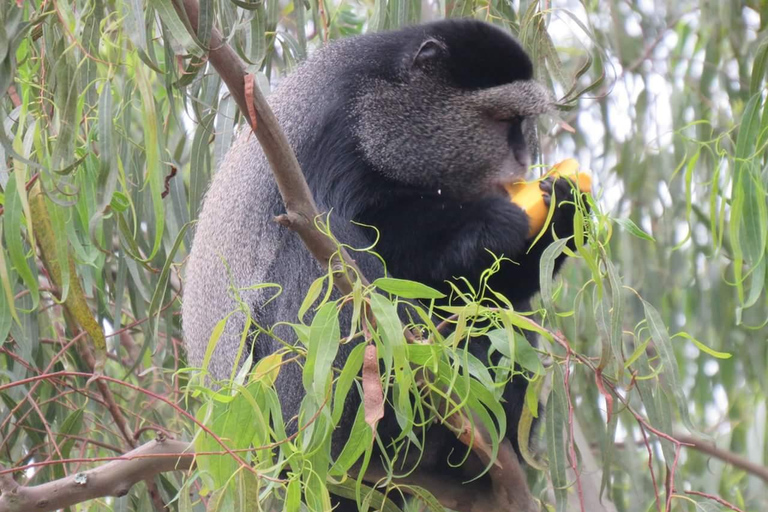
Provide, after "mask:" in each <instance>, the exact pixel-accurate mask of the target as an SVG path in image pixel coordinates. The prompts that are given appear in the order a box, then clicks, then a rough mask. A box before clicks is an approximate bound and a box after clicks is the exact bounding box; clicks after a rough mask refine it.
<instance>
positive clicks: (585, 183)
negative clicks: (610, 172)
mask: <svg viewBox="0 0 768 512" xmlns="http://www.w3.org/2000/svg"><path fill="white" fill-rule="evenodd" d="M549 176H555V177H556V178H557V177H563V178H568V179H570V180H573V181H574V182H576V185H577V186H578V187H579V190H580V191H581V192H584V193H586V194H588V193H590V192H591V190H592V176H591V175H590V174H589V172H588V171H580V170H579V162H577V161H576V160H575V159H573V158H567V159H565V160H563V161H562V162H559V163H558V164H556V165H555V166H554V167H552V169H550V170H549V172H547V174H545V175H544V176H543V177H542V178H540V179H537V180H533V181H519V182H517V183H512V184H510V185H505V186H504V188H505V189H507V192H508V193H509V197H510V199H511V200H512V202H513V203H515V204H517V205H518V206H519V207H520V208H522V209H523V211H524V212H525V213H526V214H527V215H528V218H529V222H530V230H529V231H528V236H529V238H530V237H533V236H534V235H536V234H537V233H538V232H539V231H541V228H543V227H544V222H545V221H546V220H547V213H548V209H547V205H546V204H545V203H544V193H543V192H542V190H541V188H539V182H540V181H541V180H542V179H544V178H546V177H549Z"/></svg>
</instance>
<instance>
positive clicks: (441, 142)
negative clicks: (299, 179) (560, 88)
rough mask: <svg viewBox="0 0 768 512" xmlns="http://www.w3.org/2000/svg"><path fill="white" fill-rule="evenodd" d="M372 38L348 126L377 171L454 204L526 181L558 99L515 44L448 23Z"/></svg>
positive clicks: (492, 32)
mask: <svg viewBox="0 0 768 512" xmlns="http://www.w3.org/2000/svg"><path fill="white" fill-rule="evenodd" d="M371 39H372V40H375V41H376V44H375V46H376V47H377V48H378V49H379V51H378V52H376V53H373V52H372V53H371V54H370V55H366V52H365V49H363V52H362V55H361V58H363V59H366V58H367V59H369V61H368V63H367V65H366V66H365V68H362V69H361V73H360V76H358V77H357V78H356V80H357V90H358V91H359V93H358V95H357V97H356V99H355V106H354V107H353V114H354V115H353V116H352V118H353V119H356V122H357V123H358V125H357V127H356V129H355V130H354V132H355V133H356V134H357V137H358V143H359V146H360V149H361V151H362V153H363V156H364V158H365V159H366V160H368V161H369V162H370V163H371V164H372V165H373V167H374V168H375V169H376V170H377V171H378V172H381V173H382V174H383V175H385V176H386V177H388V178H390V179H393V180H396V181H398V182H400V183H404V184H407V185H409V186H415V187H419V188H425V189H427V190H430V189H431V190H435V189H437V190H440V191H441V193H445V194H449V195H451V196H455V197H467V196H477V195H484V194H486V193H488V192H490V191H495V190H496V189H497V188H498V186H499V185H500V184H502V183H505V182H509V181H514V180H517V179H519V178H521V177H522V176H523V175H524V174H525V172H526V171H527V169H528V166H529V165H530V164H531V161H532V159H533V157H534V155H535V152H536V147H537V141H536V130H535V123H536V116H537V115H539V114H542V113H545V112H546V111H547V110H549V109H550V108H551V105H552V99H551V96H550V95H549V93H548V91H547V90H546V89H545V88H544V87H543V86H541V85H540V84H538V83H537V82H535V81H534V80H533V66H532V64H531V60H530V59H529V58H528V56H527V55H526V53H525V51H524V50H523V48H522V47H521V46H520V44H519V43H518V42H517V41H516V40H515V39H514V38H512V37H511V36H510V35H508V34H507V33H505V32H504V31H502V30H501V29H499V28H496V27H494V26H492V25H489V24H487V23H483V22H479V21H474V20H445V21H439V22H436V23H431V24H427V25H421V26H416V27H410V28H406V29H404V30H400V31H397V32H389V33H382V34H377V35H374V36H372V37H371ZM372 42H373V41H372ZM382 48H383V49H384V51H381V49H382Z"/></svg>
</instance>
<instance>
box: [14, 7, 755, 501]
mask: <svg viewBox="0 0 768 512" xmlns="http://www.w3.org/2000/svg"><path fill="white" fill-rule="evenodd" d="M200 8H201V11H200V12H201V21H200V25H199V32H200V36H199V38H198V39H197V40H196V39H195V38H193V37H192V36H191V35H190V33H189V31H188V30H187V29H186V28H185V26H184V21H183V20H182V19H181V18H179V16H178V15H177V14H176V12H175V10H174V9H173V6H172V0H148V1H147V2H141V1H139V0H70V1H67V0H28V1H24V0H18V1H6V2H4V3H3V5H2V6H0V189H1V191H2V193H1V194H0V205H2V206H0V208H2V210H1V211H2V214H1V215H0V239H1V240H2V248H1V249H0V284H1V285H2V286H1V287H0V288H1V289H0V340H4V341H2V344H1V345H0V398H2V402H1V403H0V465H1V466H2V467H0V472H2V473H3V475H4V476H3V477H2V478H3V479H5V481H6V483H7V475H12V476H13V477H14V479H15V480H16V481H17V482H19V483H21V484H23V485H36V484H39V483H42V482H47V481H51V480H54V479H57V478H61V477H63V476H65V475H70V474H75V473H77V472H78V471H81V470H83V469H85V468H88V467H93V466H95V465H97V464H99V463H103V461H104V460H105V459H107V458H109V457H114V456H116V455H119V454H121V453H124V452H126V451H128V450H130V449H131V448H132V447H135V446H137V445H139V444H141V443H143V442H145V441H147V440H149V439H152V438H154V437H155V436H156V435H157V434H156V433H157V432H162V433H164V434H167V435H169V436H171V437H175V438H180V439H186V440H191V439H193V436H195V433H196V432H198V431H199V426H197V425H196V424H195V422H193V421H191V416H185V415H184V414H182V411H188V413H189V414H191V415H193V416H194V415H195V414H197V415H198V419H199V420H200V421H202V422H203V423H205V424H206V425H208V427H209V428H211V429H213V430H214V431H215V432H217V433H219V434H221V435H223V434H222V433H227V432H229V433H230V434H231V432H232V430H233V429H232V424H233V423H227V422H226V421H220V422H219V423H218V424H217V423H216V422H215V421H214V418H213V417H211V416H210V412H211V410H212V409H211V408H214V407H216V406H217V405H216V404H219V406H220V404H222V403H223V402H224V401H225V399H224V398H222V396H221V395H219V396H216V395H213V394H211V393H207V394H206V393H205V392H203V391H201V390H200V389H199V388H197V387H195V386H193V387H191V388H187V384H188V383H189V378H190V375H191V374H190V373H189V372H188V371H184V368H185V365H186V363H185V359H184V351H183V346H182V341H181V326H180V314H179V311H180V304H181V300H182V297H183V282H184V277H183V269H184V260H185V258H186V256H187V254H188V250H189V247H190V243H191V237H192V234H193V229H188V227H189V226H190V223H192V222H193V221H194V220H195V219H196V217H197V215H198V212H199V207H200V203H201V200H202V197H203V194H204V192H205V190H206V187H207V184H208V182H209V180H210V179H211V176H212V175H213V173H214V172H215V169H216V168H217V165H218V163H219V162H220V161H221V159H222V157H223V155H224V153H225V152H226V150H227V148H228V147H229V145H230V143H231V141H232V139H233V136H234V131H235V129H236V127H237V126H238V125H241V124H242V119H241V116H240V115H239V114H238V111H237V107H236V105H235V103H234V101H233V99H232V98H231V97H230V96H229V95H228V94H227V92H226V88H225V87H223V85H222V81H221V79H220V78H219V76H218V75H217V74H216V72H215V71H214V70H213V69H212V68H211V67H210V66H209V65H208V64H207V62H206V60H205V59H204V58H203V57H204V53H205V52H204V50H203V49H202V48H204V47H205V45H206V41H207V40H208V37H209V35H210V29H211V27H212V26H214V25H215V26H216V27H218V29H219V30H220V31H221V33H222V34H223V35H224V36H225V38H226V39H227V40H228V41H229V43H230V44H231V45H232V46H233V48H234V49H235V50H236V52H237V53H238V55H239V56H240V57H241V58H242V59H243V60H244V61H245V62H246V64H247V66H248V71H249V72H250V73H254V74H255V75H256V77H257V83H258V85H259V86H260V87H261V88H262V90H263V91H265V92H268V91H269V88H270V86H274V85H275V84H277V83H278V82H279V80H280V77H281V76H283V75H284V74H285V73H287V72H290V70H291V69H293V68H294V67H295V66H296V65H297V64H298V63H299V62H300V61H301V60H302V59H304V58H305V57H306V55H307V54H309V53H311V52H312V50H313V49H315V48H317V47H319V46H321V45H322V44H324V43H325V42H327V41H330V40H333V39H337V38H341V37H346V36H351V35H354V34H358V33H363V32H370V31H378V30H385V29H390V28H395V27H399V26H402V25H404V24H408V23H413V22H417V21H420V20H429V19H437V18H442V17H447V16H472V17H475V18H479V19H484V20H487V21H490V22H493V23H496V24H499V25H501V26H503V27H506V28H507V29H509V30H511V31H512V32H513V33H514V34H516V35H517V36H518V37H519V38H520V40H521V41H522V42H523V44H524V45H525V46H526V48H527V49H528V50H529V51H530V52H531V55H532V56H533V59H534V61H535V64H536V70H537V77H538V78H539V79H540V80H542V81H543V82H545V83H547V84H548V85H549V86H550V87H551V88H552V89H553V90H554V91H555V93H556V95H557V97H558V98H559V102H560V105H561V110H560V113H559V116H558V117H553V118H550V119H545V120H543V122H542V126H541V128H542V160H543V162H544V163H547V164H551V163H554V162H556V161H558V160H560V159H562V158H565V157H570V156H575V157H577V158H578V159H579V160H580V162H581V163H582V166H583V167H586V168H590V169H592V171H593V173H594V176H595V198H596V202H597V203H598V204H599V211H598V212H597V213H596V214H595V216H594V218H593V219H592V222H591V223H589V224H587V227H588V230H587V232H586V234H585V238H584V241H583V244H582V245H580V251H579V252H578V254H577V255H575V258H574V261H573V262H571V263H570V264H569V265H568V267H567V269H566V270H565V272H564V273H563V277H562V278H559V279H557V280H556V281H555V282H554V283H550V284H548V286H547V287H546V288H545V293H544V297H543V300H542V301H541V303H540V307H541V312H543V313H545V315H544V317H543V319H542V320H541V323H542V325H543V326H544V327H545V328H546V329H547V330H549V331H550V332H551V333H555V332H557V331H562V333H563V334H564V337H565V339H566V340H567V341H568V343H569V346H570V349H569V350H567V349H566V348H565V346H564V345H563V344H558V343H557V342H556V341H557V339H556V338H554V337H552V336H550V339H551V340H552V341H553V343H547V341H546V339H545V340H544V341H545V343H544V350H543V352H544V353H542V354H541V356H542V360H543V361H544V362H545V367H542V369H541V376H542V379H541V382H542V383H544V382H545V381H546V383H547V384H546V386H545V388H544V391H543V392H542V395H543V396H542V398H543V399H544V400H546V399H547V397H548V396H549V401H548V403H547V412H548V413H549V414H548V416H547V424H546V428H545V429H544V430H543V431H544V433H545V436H546V437H550V436H551V435H554V434H553V432H564V433H566V434H571V435H568V436H566V437H565V440H563V439H562V438H560V442H549V443H548V441H551V440H552V439H544V440H543V446H547V448H542V449H541V451H542V452H543V453H541V454H540V458H547V457H546V456H547V455H548V459H549V469H547V470H537V469H535V468H531V469H530V471H529V479H530V482H531V484H532V489H533V491H534V494H535V495H536V496H537V497H539V498H540V499H542V501H544V502H545V503H547V504H548V506H549V507H551V508H552V509H555V507H556V508H557V510H566V507H568V509H569V510H579V509H580V505H579V501H580V500H579V498H578V495H577V494H578V493H577V487H578V486H577V485H576V484H575V479H574V478H573V473H572V472H569V471H568V470H570V469H571V468H573V467H581V468H584V467H586V465H589V464H593V467H592V469H591V470H590V471H589V472H588V473H589V474H590V475H592V477H590V478H593V477H594V475H597V477H596V482H597V486H598V487H600V485H601V484H602V485H604V486H605V488H606V493H605V497H604V498H605V500H606V503H607V502H608V501H607V500H609V501H610V502H612V503H613V505H611V506H615V509H616V510H620V511H646V510H665V509H666V510H728V509H740V510H766V508H767V507H768V489H767V488H766V479H767V478H768V477H766V474H767V473H768V471H766V469H765V467H764V466H765V465H766V462H767V461H766V456H767V455H768V447H767V446H766V441H767V440H768V409H767V407H766V406H767V405H768V396H767V395H766V393H767V391H768V386H767V385H768V382H766V379H767V378H768V377H767V376H766V367H767V365H768V343H766V341H767V340H766V333H767V332H768V328H767V327H766V324H768V294H766V292H765V290H764V288H765V283H766V279H768V276H767V275H766V258H765V254H766V242H767V241H768V208H767V205H766V187H768V167H766V164H767V162H768V160H767V159H766V143H767V142H768V102H767V101H766V81H765V80H766V73H765V71H766V65H767V64H768V34H767V31H766V25H767V24H768V2H766V1H765V0H752V1H731V2H709V1H704V0H702V1H692V0H680V1H678V2H674V3H671V2H662V1H654V0H638V1H621V0H613V1H606V2H598V1H591V2H590V1H584V2H576V1H562V2H549V1H531V2H528V1H522V0H521V1H514V2H507V1H504V0H498V1H497V0H488V1H485V0H474V1H462V0H459V1H452V0H439V1H435V2H431V1H429V0H424V1H421V0H390V1H385V0H340V1H326V0H309V1H308V2H301V1H298V2H297V1H285V0H202V1H201V2H200ZM270 84H271V85H270ZM326 310H327V308H326ZM321 311H322V309H321ZM539 318H541V317H539ZM545 338H546V337H545ZM532 364H533V363H532ZM533 365H534V366H535V364H533ZM101 370H103V372H104V374H105V375H107V376H110V377H112V378H113V379H114V381H111V382H106V381H104V380H103V379H101V380H97V381H89V380H88V376H89V375H90V374H91V373H93V372H94V371H101ZM563 370H565V371H563ZM544 375H546V376H547V379H544V378H543V376H544ZM267 381H268V379H267ZM121 382H122V383H121ZM606 382H607V383H609V384H611V385H610V386H607V387H606ZM262 383H263V381H262ZM267 384H268V382H267ZM547 390H554V391H551V392H550V391H547ZM563 390H565V391H566V392H567V393H562V391H563ZM192 391H195V392H196V394H195V393H192ZM262 391H263V392H262ZM262 391H258V392H257V391H254V390H251V392H252V393H253V395H254V396H255V400H256V401H257V402H258V403H259V404H260V405H262V406H263V405H264V404H267V403H269V402H268V400H269V397H268V385H265V387H264V390H262ZM259 393H262V394H259ZM236 396H237V397H243V396H247V394H237V395H236ZM241 399H242V398H241ZM227 400H228V399H227ZM201 403H202V404H204V407H202V408H199V405H200V404H201ZM627 404H629V406H630V408H628V407H627V406H626V405H627ZM174 405H175V407H174ZM246 409H248V410H252V409H250V408H247V407H246ZM256 409H257V410H258V409H259V408H256ZM231 410H232V409H230V411H231ZM206 413H208V415H206ZM570 413H572V414H573V415H574V418H575V419H574V420H569V414H570ZM249 414H250V413H249ZM231 421H234V420H231ZM579 425H580V426H581V428H578V427H579ZM661 433H664V434H665V435H667V436H670V437H669V438H667V440H666V441H663V439H664V437H663V436H661V435H659V434H661ZM691 434H693V436H694V438H695V439H704V440H709V441H714V442H716V444H717V446H718V447H719V448H720V449H721V452H720V453H719V454H718V456H717V457H712V456H711V455H709V454H707V453H706V452H705V450H700V449H694V448H692V447H681V445H680V441H685V440H691V439H690V438H689V436H690V435H691ZM252 435H253V436H257V433H253V434H252ZM265 435H266V434H265ZM276 435H277V434H275V433H274V432H271V433H269V435H268V436H267V437H265V438H264V439H261V440H258V439H257V438H256V437H251V438H248V439H230V440H231V441H232V443H233V447H235V448H240V447H248V446H250V445H254V446H260V445H262V446H263V445H264V444H267V442H268V441H270V439H271V436H276ZM578 436H583V438H584V439H583V441H584V442H583V443H581V444H580V445H579V448H580V455H579V461H580V462H577V461H575V460H573V458H572V457H571V456H572V454H571V453H567V454H566V451H567V452H570V450H569V448H570V447H571V446H572V444H571V440H573V439H574V438H575V437H578ZM228 437H229V438H232V437H234V436H233V435H230V436H228ZM197 439H198V444H197V445H196V448H197V449H198V450H200V449H201V448H208V449H209V450H217V449H220V448H218V447H217V446H208V445H205V443H202V444H201V442H200V441H199V440H200V437H199V436H198V438H197ZM675 440H677V442H675ZM209 441H210V439H209ZM257 441H258V442H257ZM238 443H242V446H241V445H238ZM214 444H215V443H214ZM585 446H586V447H591V448H592V449H591V450H584V449H583V448H584V447H585ZM305 448H306V447H305ZM299 452H301V450H300V449H299ZM566 455H568V457H566ZM559 456H563V457H559ZM248 457H252V458H247V460H248V462H252V463H254V464H258V463H259V461H260V460H261V462H264V460H266V459H268V457H267V458H265V459H260V458H259V457H260V456H259V455H258V454H253V455H248ZM649 459H650V460H649ZM65 460H66V461H67V462H66V463H62V462H61V461H65ZM201 460H202V459H201ZM749 463H752V464H751V465H750V464H749ZM229 464H231V466H230V465H229ZM580 464H581V465H580ZM239 467H241V466H240V463H239V462H238V461H234V460H233V459H232V458H231V457H230V456H229V455H222V456H220V457H218V458H216V457H210V458H209V461H208V462H201V463H200V465H199V466H198V470H197V472H196V473H193V474H192V475H191V477H190V478H184V477H182V475H181V474H179V473H167V474H165V475H163V476H162V477H159V478H157V479H155V480H154V481H153V482H150V483H148V484H146V486H145V484H143V483H142V484H140V485H138V486H136V487H134V488H133V489H132V490H131V491H130V492H129V493H128V494H127V495H126V496H124V497H121V498H109V499H102V500H94V501H91V502H88V503H85V504H83V505H81V506H79V507H78V508H77V509H78V510H108V509H115V510H150V509H151V508H152V507H155V508H156V509H158V508H159V507H161V506H162V503H166V504H170V506H171V507H172V508H173V509H179V510H193V509H194V510H200V509H203V504H202V503H200V502H198V501H197V500H198V499H199V496H200V495H201V494H202V495H203V496H204V498H203V500H204V502H205V503H207V504H208V505H209V506H210V507H215V506H220V507H221V509H238V508H240V507H245V506H246V505H245V503H246V500H247V499H252V498H253V494H252V493H253V492H254V491H255V490H258V491H259V492H260V493H261V497H262V498H264V497H265V496H266V495H267V494H268V493H269V491H270V490H274V489H276V488H280V487H281V486H282V484H280V485H277V484H276V485H274V486H270V484H269V482H268V481H261V487H257V485H256V482H257V480H256V479H255V478H254V477H253V473H249V472H248V471H238V468H239ZM274 469H275V468H271V469H270V470H274ZM670 473H674V475H675V487H674V488H675V492H674V493H669V492H667V491H669V490H670V489H671V487H670V486H669V485H668V482H667V479H668V475H669V474H670ZM233 474H236V475H238V477H237V478H236V479H235V480H237V481H234V480H232V479H230V477H231V476H232V475H233ZM249 475H250V476H249ZM296 481H297V482H298V480H296ZM184 482H186V483H187V484H188V487H185V488H182V483H184ZM302 482H303V481H302ZM224 484H228V485H231V486H234V487H230V488H229V489H230V490H232V489H235V488H237V489H240V490H242V489H245V488H248V489H250V492H249V493H245V494H237V493H233V494H236V497H230V498H227V499H225V500H218V498H217V495H216V494H213V497H211V492H212V491H214V490H216V489H219V488H221V486H222V485H224ZM296 485H298V484H296ZM147 486H148V487H147ZM566 487H567V489H566ZM5 489H7V487H5ZM147 489H149V490H150V492H147ZM180 489H184V491H183V492H179V490H180ZM296 489H298V487H296ZM188 490H191V491H192V492H191V493H190V492H187V491H188ZM686 491H694V493H703V494H704V495H701V494H690V493H686ZM3 492H5V491H3ZM292 492H295V491H294V490H292V489H291V487H290V484H289V485H288V494H289V497H290V496H297V495H295V494H291V493H292ZM238 496H239V497H238ZM566 497H568V500H567V501H566ZM716 497H719V500H720V501H718V500H717V499H715V498H716ZM289 502H290V500H289ZM292 506H294V505H292V504H291V503H289V504H288V507H292ZM420 506H422V507H434V506H435V505H434V504H430V502H424V503H422V504H421V505H420ZM607 506H608V505H607ZM289 509H290V508H289ZM251 510H252V508H251Z"/></svg>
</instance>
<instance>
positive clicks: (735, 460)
mask: <svg viewBox="0 0 768 512" xmlns="http://www.w3.org/2000/svg"><path fill="white" fill-rule="evenodd" d="M675 437H676V438H677V440H678V441H679V442H680V443H682V444H685V445H689V448H694V449H696V450H698V451H700V452H702V453H706V454H707V455H711V456H712V457H715V458H718V459H720V460H722V461H723V462H727V463H728V464H730V465H731V466H733V467H736V468H739V469H743V470H744V471H746V472H747V473H750V474H752V475H755V476H756V477H758V478H761V479H763V481H765V482H768V468H766V467H765V466H761V465H760V464H755V463H754V462H752V461H751V460H749V459H747V458H745V457H742V456H741V455H737V454H735V453H733V452H730V451H728V450H723V449H722V448H718V447H717V446H715V445H714V444H713V443H710V442H707V441H704V440H702V439H698V438H696V437H693V436H689V435H684V434H677V435H675Z"/></svg>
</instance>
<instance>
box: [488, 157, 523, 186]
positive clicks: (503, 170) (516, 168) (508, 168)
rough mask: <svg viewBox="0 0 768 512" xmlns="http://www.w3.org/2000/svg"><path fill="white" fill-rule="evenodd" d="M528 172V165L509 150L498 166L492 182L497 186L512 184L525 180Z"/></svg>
mask: <svg viewBox="0 0 768 512" xmlns="http://www.w3.org/2000/svg"><path fill="white" fill-rule="evenodd" d="M527 172H528V166H527V165H523V164H521V163H520V162H519V161H518V159H517V158H515V155H514V154H513V153H512V152H510V153H509V154H508V155H507V157H506V158H505V159H504V161H503V162H502V163H501V166H500V167H499V171H498V172H497V173H496V176H494V179H493V183H494V185H496V186H498V187H502V188H503V187H504V186H507V185H512V184H513V183H517V182H519V181H523V180H525V175H526V173H527Z"/></svg>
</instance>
